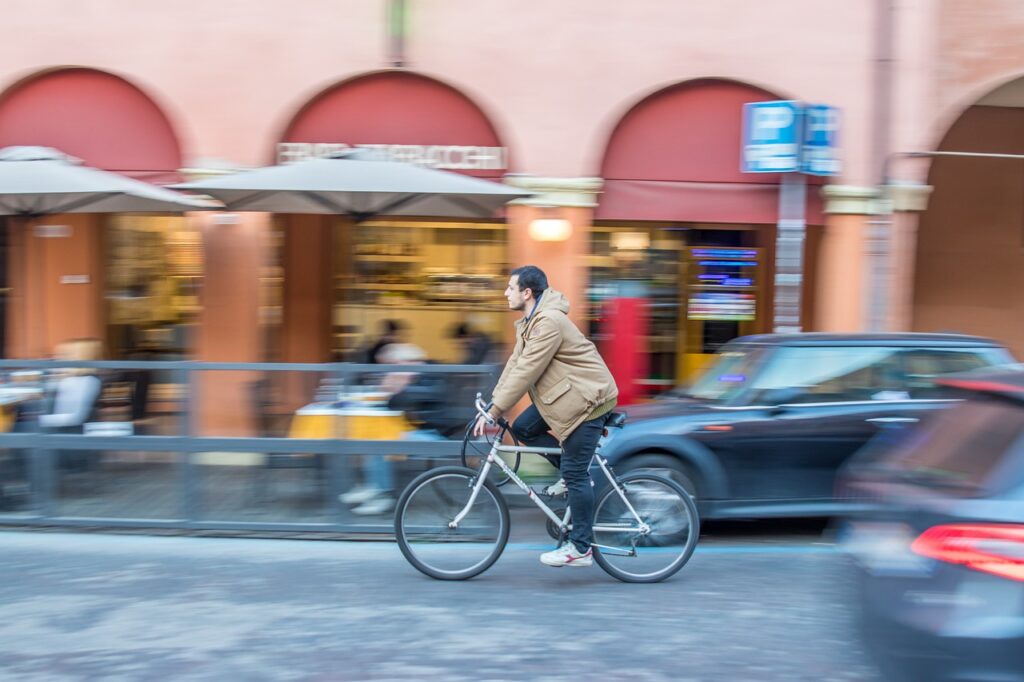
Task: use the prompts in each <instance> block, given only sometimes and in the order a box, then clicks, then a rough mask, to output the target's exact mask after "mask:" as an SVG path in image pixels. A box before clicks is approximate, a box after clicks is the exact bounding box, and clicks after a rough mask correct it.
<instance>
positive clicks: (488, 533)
mask: <svg viewBox="0 0 1024 682" xmlns="http://www.w3.org/2000/svg"><path fill="white" fill-rule="evenodd" d="M473 479H474V475H473V473H472V472H470V471H468V470H466V469H462V468H457V467H447V468H442V469H437V470H435V471H430V472H427V473H426V474H424V475H422V476H420V477H419V478H417V479H416V480H415V481H413V482H412V483H410V484H409V487H408V488H407V489H406V491H405V492H404V493H403V494H402V499H401V500H399V504H398V509H397V510H396V514H395V535H396V538H397V539H398V543H399V547H400V548H401V549H402V553H403V554H404V555H405V557H406V558H407V559H408V560H409V561H410V563H412V564H413V566H415V567H416V568H417V569H419V570H420V571H422V572H423V573H426V574H427V575H429V576H431V577H434V578H439V579H443V580H460V579H464V578H468V577H472V576H474V575H477V574H478V573H480V572H482V571H484V570H486V569H487V568H488V567H489V566H490V565H491V564H492V563H494V561H496V560H497V558H498V556H500V555H501V552H502V550H503V549H504V547H505V543H506V542H507V540H508V508H507V507H506V506H505V502H504V499H502V498H501V495H500V493H498V492H497V489H496V488H494V485H493V483H490V482H486V483H485V484H484V486H483V487H482V488H481V489H480V492H479V494H478V495H477V497H476V499H475V500H474V501H473V504H472V505H471V506H470V507H469V509H468V510H467V513H466V515H465V516H464V517H463V518H462V520H461V521H460V522H459V524H458V526H457V527H455V528H452V527H451V526H450V523H451V522H452V521H453V520H454V519H455V517H456V516H458V515H459V514H460V513H461V512H462V511H463V509H465V508H466V505H467V503H468V502H469V500H470V497H471V495H472V493H473V489H472V488H471V487H470V485H469V483H470V481H471V480H473Z"/></svg>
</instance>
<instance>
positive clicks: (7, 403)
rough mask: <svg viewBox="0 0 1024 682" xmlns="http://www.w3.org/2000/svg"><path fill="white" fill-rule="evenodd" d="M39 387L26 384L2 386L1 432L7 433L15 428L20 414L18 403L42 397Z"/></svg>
mask: <svg viewBox="0 0 1024 682" xmlns="http://www.w3.org/2000/svg"><path fill="white" fill-rule="evenodd" d="M42 395H43V392H42V390H41V389H38V388H30V387H24V386H0V432H4V433H6V432H7V431H10V430H11V429H13V428H14V420H15V419H16V418H17V416H18V405H20V404H21V403H23V402H25V401H27V400H34V399H36V398H40V397H42Z"/></svg>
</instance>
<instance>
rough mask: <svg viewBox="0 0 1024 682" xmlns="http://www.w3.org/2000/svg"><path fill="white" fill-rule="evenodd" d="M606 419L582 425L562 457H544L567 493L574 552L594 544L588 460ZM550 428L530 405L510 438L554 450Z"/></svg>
mask: <svg viewBox="0 0 1024 682" xmlns="http://www.w3.org/2000/svg"><path fill="white" fill-rule="evenodd" d="M607 421H608V415H602V416H600V417H598V418H597V419H591V420H590V421H585V422H583V423H582V424H580V425H579V426H577V427H576V430H575V431H573V432H572V433H570V434H569V437H568V438H566V439H565V442H564V443H562V455H561V456H559V455H544V457H545V459H547V460H548V461H549V462H551V464H552V465H554V466H555V467H557V468H558V470H559V471H561V472H562V478H564V479H565V485H566V487H567V488H568V489H569V509H571V510H572V531H571V532H570V533H569V540H571V541H572V543H573V544H574V545H576V549H578V550H579V551H581V552H586V551H587V550H588V549H589V548H590V545H591V544H593V542H594V488H593V486H591V485H590V460H591V459H592V458H593V456H594V450H596V449H597V441H598V439H599V438H601V432H602V431H603V430H604V425H605V422H607ZM549 428H550V427H548V424H547V422H545V421H544V418H543V417H541V416H540V412H538V411H537V408H536V407H534V406H533V405H530V407H529V408H527V410H526V411H525V412H523V413H522V414H521V415H519V417H518V418H517V419H516V421H515V423H513V424H512V434H513V435H514V436H515V437H516V438H517V439H518V440H519V441H520V442H521V443H523V444H524V445H532V446H534V447H540V448H557V447H558V439H557V438H555V437H554V436H552V435H551V434H550V433H548V430H549Z"/></svg>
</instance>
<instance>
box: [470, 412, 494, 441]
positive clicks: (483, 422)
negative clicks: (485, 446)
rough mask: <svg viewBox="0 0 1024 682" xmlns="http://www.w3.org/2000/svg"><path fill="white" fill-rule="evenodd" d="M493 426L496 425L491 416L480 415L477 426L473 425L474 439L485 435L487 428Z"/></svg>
mask: <svg viewBox="0 0 1024 682" xmlns="http://www.w3.org/2000/svg"><path fill="white" fill-rule="evenodd" d="M491 424H494V419H493V418H492V417H491V416H490V415H487V416H486V417H485V416H484V415H480V416H479V417H477V418H476V424H474V425H473V437H474V438H479V437H480V436H482V435H484V431H486V430H487V427H488V426H489V425H491Z"/></svg>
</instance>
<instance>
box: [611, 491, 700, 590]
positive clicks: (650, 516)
mask: <svg viewBox="0 0 1024 682" xmlns="http://www.w3.org/2000/svg"><path fill="white" fill-rule="evenodd" d="M619 486H620V487H621V488H622V490H623V493H624V494H625V499H626V500H628V502H629V505H627V504H626V502H625V501H624V500H623V498H622V497H621V496H620V495H619V493H618V492H616V490H615V488H613V487H612V486H608V487H607V488H606V489H605V491H604V493H603V494H602V495H601V497H600V499H599V500H598V501H597V504H596V505H595V509H594V559H595V560H596V561H597V563H598V564H599V565H600V566H601V568H603V569H604V570H605V571H606V572H607V573H608V574H609V575H611V576H614V577H615V578H618V579H619V580H622V581H624V582H629V583H653V582H658V581H660V580H664V579H665V578H668V577H669V576H671V575H673V574H674V573H675V572H676V571H678V570H679V569H680V568H682V567H683V566H684V565H685V564H686V562H687V561H689V560H690V556H691V555H692V554H693V550H694V549H695V548H696V547H697V540H698V538H699V536H700V519H699V517H698V514H697V505H695V504H694V502H693V498H691V497H690V495H689V494H688V493H687V492H686V491H685V490H683V488H682V486H680V485H679V484H678V483H676V482H675V481H672V480H669V479H667V478H664V477H662V476H658V475H656V474H648V473H644V472H639V471H638V472H636V473H632V474H626V475H625V476H623V477H622V478H621V479H620V480H619ZM630 506H632V508H633V510H635V511H636V515H634V514H633V512H632V511H631V510H630V508H629V507H630ZM637 516H639V521H638V520H637Z"/></svg>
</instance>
